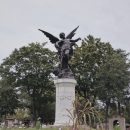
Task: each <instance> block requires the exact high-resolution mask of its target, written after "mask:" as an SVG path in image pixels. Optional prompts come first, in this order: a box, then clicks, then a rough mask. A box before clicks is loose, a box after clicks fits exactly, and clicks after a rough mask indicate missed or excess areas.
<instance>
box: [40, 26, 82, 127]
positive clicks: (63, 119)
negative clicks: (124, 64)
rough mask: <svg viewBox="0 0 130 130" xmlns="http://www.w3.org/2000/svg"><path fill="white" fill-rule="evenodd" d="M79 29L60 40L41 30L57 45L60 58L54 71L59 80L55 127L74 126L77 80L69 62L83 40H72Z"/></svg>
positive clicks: (57, 83) (57, 81) (57, 80)
mask: <svg viewBox="0 0 130 130" xmlns="http://www.w3.org/2000/svg"><path fill="white" fill-rule="evenodd" d="M77 29H78V27H77V28H75V29H74V30H73V31H71V32H70V33H69V34H68V35H67V36H65V34H64V33H60V35H59V37H60V39H59V38H57V37H55V36H53V35H52V34H50V33H48V32H46V31H43V30H41V29H39V30H40V31H41V32H43V33H44V34H45V35H46V36H47V37H48V38H49V40H50V42H51V43H53V44H54V45H55V48H56V49H57V54H58V57H59V64H58V66H56V67H55V68H54V71H53V73H54V74H55V76H56V77H57V79H55V80H54V84H55V87H56V112H55V124H54V125H55V126H59V125H62V126H65V125H72V120H70V117H69V112H71V113H72V109H73V101H74V100H75V85H76V80H75V79H74V75H73V73H72V71H71V68H70V65H69V60H70V59H71V57H72V55H73V46H74V45H75V44H76V42H77V41H79V40H81V38H77V39H75V40H72V37H73V36H74V35H75V31H76V30H77ZM67 110H68V111H69V112H68V111H67Z"/></svg>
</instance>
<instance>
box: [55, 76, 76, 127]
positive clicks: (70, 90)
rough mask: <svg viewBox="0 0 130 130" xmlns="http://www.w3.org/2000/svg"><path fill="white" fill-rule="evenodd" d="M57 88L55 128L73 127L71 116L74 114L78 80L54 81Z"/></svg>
mask: <svg viewBox="0 0 130 130" xmlns="http://www.w3.org/2000/svg"><path fill="white" fill-rule="evenodd" d="M54 84H55V87H56V111H55V123H54V126H66V125H73V121H72V120H71V118H70V117H69V116H71V115H70V113H73V102H74V100H75V85H76V80H75V79H74V78H73V79H69V78H60V79H56V80H54Z"/></svg>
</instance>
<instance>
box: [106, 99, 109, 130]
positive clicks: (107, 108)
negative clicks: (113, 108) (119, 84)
mask: <svg viewBox="0 0 130 130" xmlns="http://www.w3.org/2000/svg"><path fill="white" fill-rule="evenodd" d="M109 106H110V100H109V99H108V100H107V101H106V113H105V122H106V126H105V129H106V130H108V116H109V115H108V110H109Z"/></svg>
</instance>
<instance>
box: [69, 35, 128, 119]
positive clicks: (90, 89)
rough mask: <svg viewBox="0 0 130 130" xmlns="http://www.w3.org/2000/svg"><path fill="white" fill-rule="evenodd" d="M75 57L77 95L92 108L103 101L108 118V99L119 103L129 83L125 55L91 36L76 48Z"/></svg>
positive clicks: (74, 69)
mask: <svg viewBox="0 0 130 130" xmlns="http://www.w3.org/2000/svg"><path fill="white" fill-rule="evenodd" d="M74 54H75V55H74V57H73V59H72V61H71V67H72V68H73V72H74V73H75V78H76V80H77V87H76V89H77V91H78V93H79V94H80V95H81V96H83V97H84V98H85V99H89V100H90V101H91V102H92V104H93V105H95V102H96V101H97V99H98V100H100V101H102V102H104V103H105V104H106V117H108V109H109V106H110V103H111V100H114V102H115V101H117V102H118V103H119V104H120V102H121V100H122V98H123V94H124V90H125V88H127V87H128V84H129V82H130V71H129V68H130V62H129V60H128V59H127V56H128V54H127V53H126V52H125V51H122V50H121V49H118V50H114V49H113V48H112V46H111V45H110V44H109V43H104V42H101V40H100V39H99V38H94V37H93V36H90V35H89V36H88V37H87V38H85V39H84V40H83V41H82V43H81V46H80V47H77V48H76V49H75V53H74ZM119 104H118V105H119ZM119 108H120V107H119ZM119 111H120V110H119Z"/></svg>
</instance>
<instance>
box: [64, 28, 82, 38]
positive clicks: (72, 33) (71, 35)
mask: <svg viewBox="0 0 130 130" xmlns="http://www.w3.org/2000/svg"><path fill="white" fill-rule="evenodd" d="M78 28H79V26H78V27H76V28H75V29H74V30H73V31H71V32H70V33H69V34H68V35H67V36H66V38H67V39H71V38H72V37H73V36H74V35H75V31H76V30H77V29H78Z"/></svg>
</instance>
